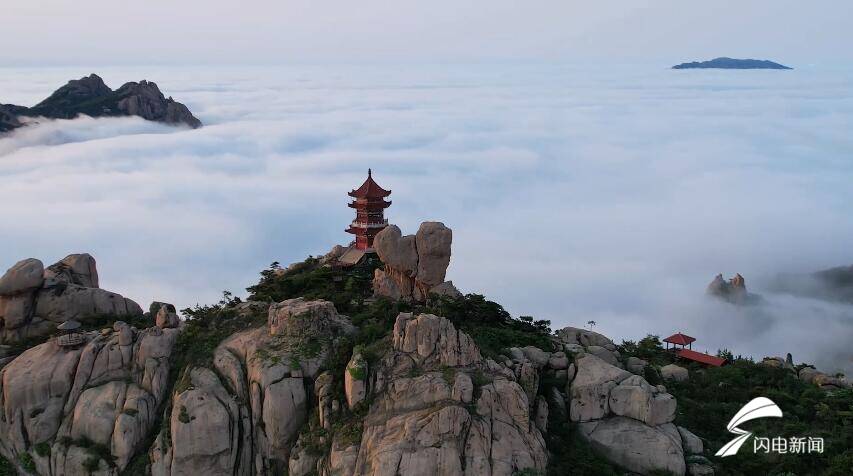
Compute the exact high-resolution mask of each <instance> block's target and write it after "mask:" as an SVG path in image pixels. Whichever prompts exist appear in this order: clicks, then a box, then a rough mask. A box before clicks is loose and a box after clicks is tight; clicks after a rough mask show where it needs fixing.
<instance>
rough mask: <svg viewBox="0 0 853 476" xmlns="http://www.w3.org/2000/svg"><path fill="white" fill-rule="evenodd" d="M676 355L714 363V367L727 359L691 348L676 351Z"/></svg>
mask: <svg viewBox="0 0 853 476" xmlns="http://www.w3.org/2000/svg"><path fill="white" fill-rule="evenodd" d="M675 355H677V356H678V357H681V358H682V359H687V360H692V361H694V362H699V363H700V364H705V365H713V366H714V367H720V366H722V365H723V364H725V363H726V359H724V358H722V357H715V356H713V355H708V354H703V353H702V352H696V351H695V350H690V349H681V350H679V351H678V352H676V353H675Z"/></svg>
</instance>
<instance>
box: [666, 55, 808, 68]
mask: <svg viewBox="0 0 853 476" xmlns="http://www.w3.org/2000/svg"><path fill="white" fill-rule="evenodd" d="M672 69H793V68H791V67H788V66H785V65H783V64H779V63H774V62H773V61H769V60H757V59H737V58H726V57H721V58H714V59H712V60H710V61H691V62H690V63H681V64H677V65H675V66H673V67H672Z"/></svg>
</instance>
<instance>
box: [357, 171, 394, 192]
mask: <svg viewBox="0 0 853 476" xmlns="http://www.w3.org/2000/svg"><path fill="white" fill-rule="evenodd" d="M348 195H349V196H350V197H353V198H385V197H387V196H388V195H391V191H390V190H385V189H384V188H382V187H380V186H379V184H377V183H376V182H374V181H373V174H372V172H371V170H370V169H367V180H365V181H364V183H363V184H361V187H358V188H357V189H355V190H353V191H352V192H350V193H349V194H348Z"/></svg>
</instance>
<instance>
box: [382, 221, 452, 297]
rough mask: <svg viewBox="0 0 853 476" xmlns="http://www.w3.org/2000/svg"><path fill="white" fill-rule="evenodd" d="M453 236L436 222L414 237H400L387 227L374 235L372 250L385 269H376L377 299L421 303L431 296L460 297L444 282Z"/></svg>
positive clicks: (400, 234)
mask: <svg viewBox="0 0 853 476" xmlns="http://www.w3.org/2000/svg"><path fill="white" fill-rule="evenodd" d="M452 241H453V232H452V231H451V230H450V228H447V227H446V226H444V224H443V223H439V222H424V223H421V226H420V228H418V232H417V234H415V235H406V236H403V234H402V232H401V231H400V228H398V227H397V226H396V225H390V226H388V227H386V228H385V229H384V230H382V231H381V232H379V233H378V234H377V235H376V238H375V239H374V241H373V246H374V248H375V250H376V253H377V254H378V255H379V259H381V260H382V262H383V263H384V264H385V268H384V269H377V270H376V273H375V275H374V279H373V290H374V293H375V294H376V295H377V296H384V297H387V298H390V299H402V300H405V301H417V302H423V301H426V299H427V298H428V297H429V295H430V294H439V295H447V296H459V295H460V293H459V291H458V290H457V289H456V288H455V287H454V286H453V283H452V282H450V281H445V280H444V278H445V276H446V274H447V267H448V266H449V265H450V245H451V242H452Z"/></svg>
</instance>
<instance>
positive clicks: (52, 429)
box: [0, 321, 179, 476]
mask: <svg viewBox="0 0 853 476" xmlns="http://www.w3.org/2000/svg"><path fill="white" fill-rule="evenodd" d="M178 333H179V331H178V330H177V329H160V328H159V327H151V328H148V329H136V328H134V327H131V326H129V325H128V324H126V323H124V322H120V321H119V322H116V323H115V324H114V325H113V327H112V328H110V329H104V330H102V331H101V332H96V331H91V332H87V333H85V334H84V343H83V344H82V345H80V346H77V347H74V348H67V347H61V346H59V345H58V344H57V340H56V339H50V340H48V341H47V342H45V343H43V344H40V345H37V346H35V347H32V348H30V349H27V350H26V351H25V352H24V353H22V354H21V355H19V356H17V357H16V358H15V359H14V360H12V361H11V362H10V363H9V364H8V365H6V366H5V367H4V368H3V369H2V370H1V371H0V382H2V389H3V398H2V401H0V406H2V410H3V414H2V418H0V453H2V455H3V456H4V457H6V458H7V459H9V460H10V461H19V460H20V458H21V457H22V455H24V454H28V455H30V456H29V457H31V458H32V459H33V461H34V464H35V467H36V469H37V472H38V474H41V475H57V476H59V475H65V476H70V475H81V476H82V475H86V474H90V473H89V471H88V470H87V469H85V468H86V467H88V468H91V469H92V473H93V474H103V475H107V474H108V475H115V474H118V472H119V471H121V470H122V469H123V468H124V467H125V466H126V465H127V464H128V462H129V461H130V459H131V458H132V457H133V456H134V455H135V454H136V453H138V452H140V451H144V449H145V448H144V445H145V444H146V439H147V435H148V434H149V432H150V431H151V429H152V427H153V425H154V422H155V421H156V419H157V416H158V411H159V409H160V407H161V404H162V403H163V401H164V398H165V397H166V396H167V392H168V382H169V372H170V359H171V357H172V351H173V348H174V344H175V341H176V339H177V336H178ZM98 449H104V451H105V452H106V454H109V455H111V458H110V461H106V460H104V459H103V458H102V456H104V454H102V453H98Z"/></svg>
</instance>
